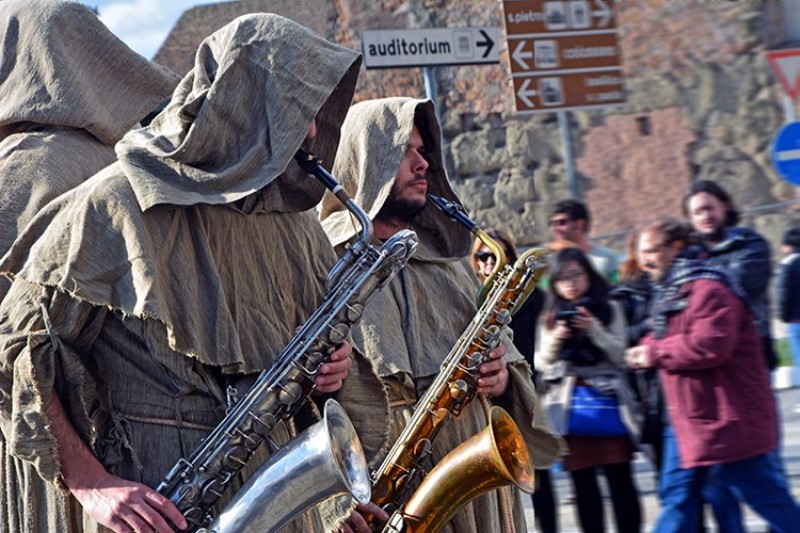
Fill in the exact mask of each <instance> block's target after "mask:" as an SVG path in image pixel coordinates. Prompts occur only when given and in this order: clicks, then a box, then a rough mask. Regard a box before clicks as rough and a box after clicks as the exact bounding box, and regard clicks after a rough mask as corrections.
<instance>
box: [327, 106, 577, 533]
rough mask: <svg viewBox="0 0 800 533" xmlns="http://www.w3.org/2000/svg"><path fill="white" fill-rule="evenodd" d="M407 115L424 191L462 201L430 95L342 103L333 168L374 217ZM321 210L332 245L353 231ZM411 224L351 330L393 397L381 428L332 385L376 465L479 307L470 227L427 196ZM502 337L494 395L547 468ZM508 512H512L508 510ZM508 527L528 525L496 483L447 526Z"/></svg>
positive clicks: (541, 422) (558, 446)
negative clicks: (503, 369)
mask: <svg viewBox="0 0 800 533" xmlns="http://www.w3.org/2000/svg"><path fill="white" fill-rule="evenodd" d="M415 116H416V126H417V127H418V129H419V130H420V134H421V137H422V139H423V141H424V143H425V153H426V154H427V157H426V159H427V161H428V163H429V168H428V171H427V172H428V175H427V182H428V187H427V190H428V192H429V193H431V194H435V195H437V196H442V197H444V198H447V199H449V200H454V201H456V202H459V203H460V200H459V199H458V197H457V196H456V194H455V193H454V192H453V190H452V188H451V187H450V184H449V182H448V179H447V176H446V174H445V170H444V163H443V160H442V147H441V130H440V127H439V123H438V121H437V118H436V116H435V113H434V107H433V103H432V102H431V101H430V100H415V99H411V98H386V99H381V100H372V101H366V102H361V103H359V104H356V105H354V106H353V107H351V108H350V111H349V113H348V115H347V119H346V120H345V123H344V125H343V126H342V140H341V143H340V145H339V150H338V152H337V155H336V162H335V165H334V171H333V174H334V175H335V176H336V177H337V178H338V179H339V180H340V181H341V183H342V185H343V186H344V187H345V188H346V189H347V191H348V192H349V193H350V194H351V195H352V196H353V198H354V199H355V200H356V202H357V203H358V204H359V205H361V206H362V207H363V208H364V209H365V210H366V211H367V212H368V214H369V216H370V219H372V220H374V219H375V218H376V216H377V215H378V214H379V212H380V211H381V208H382V207H383V206H384V204H385V203H386V201H387V198H388V197H389V193H390V191H391V189H392V185H393V184H394V182H395V178H396V176H397V174H398V170H399V168H400V164H401V160H402V159H403V155H404V153H405V151H406V147H407V143H408V142H409V136H410V135H411V132H412V129H413V127H414V126H415ZM321 219H322V220H323V227H324V228H325V231H326V233H327V234H328V237H329V238H330V239H331V242H332V244H334V246H337V247H338V248H337V249H338V250H341V248H342V245H343V244H345V243H347V242H348V241H349V240H350V239H351V238H352V237H353V235H355V233H356V230H357V223H355V222H354V221H353V220H352V219H351V217H350V216H349V214H348V213H347V212H345V211H342V210H341V208H340V207H339V206H337V205H336V202H335V201H334V198H333V196H332V195H327V196H326V197H325V199H324V200H323V204H322V210H321ZM411 229H413V230H414V231H416V232H417V235H418V236H419V240H420V243H419V247H418V248H417V251H416V252H415V253H414V255H413V256H412V257H411V259H410V261H409V263H408V265H407V266H406V267H405V268H404V269H403V270H401V271H400V272H399V273H398V275H397V276H396V277H395V278H394V279H393V280H392V281H391V282H390V283H389V285H388V286H387V287H386V288H384V290H383V291H382V292H380V293H379V294H377V295H376V296H375V297H374V298H373V299H372V300H370V302H369V303H368V305H367V306H366V311H365V315H364V317H363V318H362V320H361V321H360V322H359V323H358V325H357V326H356V327H355V328H354V330H353V347H354V349H355V350H358V351H362V352H363V353H364V354H366V355H367V357H368V358H369V359H370V360H371V361H372V362H373V364H374V365H375V366H376V368H377V371H378V373H379V374H380V376H381V378H382V379H383V382H384V385H385V387H386V389H385V390H386V392H387V394H388V399H389V402H390V405H391V406H392V407H391V413H390V416H389V420H390V427H389V428H388V432H387V428H386V427H385V424H384V420H382V417H381V416H379V413H377V411H376V409H375V408H374V407H372V403H371V402H374V401H375V398H374V396H371V395H370V394H371V393H365V392H364V391H363V390H362V389H361V387H360V383H358V382H356V381H354V380H347V382H345V384H344V386H343V388H342V390H341V391H339V395H340V398H342V399H344V398H349V399H350V401H348V405H353V406H357V405H361V406H362V408H361V409H358V408H356V407H351V408H349V409H348V414H349V415H350V418H351V420H352V421H353V423H354V424H355V427H356V430H357V431H358V433H359V435H360V436H361V437H362V438H364V439H366V438H370V436H372V435H374V434H380V433H384V434H385V436H386V440H385V443H384V449H383V450H382V453H379V454H377V456H374V457H368V459H370V460H371V464H372V466H374V467H377V466H378V465H380V462H381V460H382V459H383V456H384V455H385V452H386V449H387V448H388V447H389V446H391V445H392V444H394V442H395V441H396V440H397V436H398V435H399V434H400V432H401V431H402V429H403V427H404V426H405V423H406V421H407V420H408V418H409V417H410V416H411V413H412V411H413V408H414V404H415V403H416V401H417V399H418V398H419V397H420V396H421V395H422V394H423V393H424V390H425V389H426V388H427V387H428V385H430V383H431V382H432V380H433V379H434V378H435V376H436V374H437V373H438V372H439V371H440V367H441V364H442V361H443V360H444V358H445V357H446V356H447V354H448V353H449V352H450V350H451V348H452V347H453V345H454V344H455V342H456V340H457V339H458V338H459V337H460V335H461V333H462V332H463V331H464V329H465V328H466V327H467V324H469V322H470V321H471V320H472V318H473V316H474V315H475V312H476V311H477V308H476V304H475V297H476V293H477V289H478V283H477V280H476V278H475V274H474V272H473V271H472V267H471V265H470V263H469V260H468V257H467V256H468V253H469V250H470V245H471V244H472V237H471V235H470V233H469V231H468V230H466V229H465V228H464V227H463V226H461V225H460V224H457V223H454V222H452V221H450V219H449V218H447V216H446V215H444V214H443V213H441V212H440V211H439V210H438V209H437V208H436V207H435V206H434V205H433V204H432V203H430V202H428V203H427V205H425V207H424V208H423V209H422V211H421V212H420V213H419V214H418V215H416V217H415V218H414V219H413V222H412V224H411ZM506 341H508V342H505V343H504V344H505V346H506V349H507V353H506V355H505V358H506V361H507V362H508V371H509V374H510V376H509V382H510V383H509V390H508V391H507V394H506V395H504V397H503V398H502V399H498V400H497V402H498V403H499V404H500V405H502V406H503V407H504V408H506V409H507V410H508V411H509V414H511V416H512V417H513V419H514V421H515V422H516V423H517V425H518V426H519V428H520V429H521V431H522V434H523V436H524V438H525V441H526V443H527V444H528V447H529V450H530V452H531V457H532V458H533V463H534V466H535V467H537V468H546V467H548V466H549V465H551V464H552V463H553V462H554V461H555V460H556V459H557V458H558V457H559V456H560V454H561V452H562V446H563V444H562V441H561V440H560V439H559V438H558V437H556V436H554V435H553V434H552V433H551V432H550V430H549V428H548V427H547V422H546V420H545V418H544V416H543V412H542V411H540V409H539V404H538V399H537V396H536V393H535V391H534V388H533V385H532V383H531V379H530V368H529V367H528V365H527V363H526V362H525V360H524V358H523V357H522V355H521V354H520V353H519V352H518V351H517V350H516V349H515V348H513V345H512V344H511V343H510V339H509V338H507V339H506ZM489 401H490V402H491V401H494V400H492V399H489ZM488 421H489V419H488V412H487V405H486V404H485V403H484V402H482V401H481V400H480V399H479V398H476V399H475V400H474V401H473V402H471V403H470V404H469V405H468V406H467V407H466V408H465V409H464V410H463V411H462V412H461V414H460V415H459V416H458V418H456V419H453V420H452V421H450V422H449V423H448V425H446V426H445V428H444V429H443V430H442V431H441V432H440V433H439V435H438V436H437V437H436V440H435V442H434V446H433V461H434V462H437V461H438V460H439V459H440V458H441V457H442V456H443V455H445V454H446V453H447V452H448V451H450V450H451V449H453V448H454V447H455V446H457V445H458V444H459V443H461V442H463V441H465V440H466V439H468V438H469V437H471V436H473V435H474V434H476V433H478V432H479V431H480V430H482V429H483V428H485V427H486V426H487V424H488ZM509 500H510V501H509ZM512 509H513V511H512ZM508 514H513V519H512V518H511V517H510V516H508ZM514 528H516V531H518V532H524V531H526V526H525V518H524V512H523V509H522V504H521V501H520V498H519V491H518V490H516V489H514V490H513V491H509V490H508V489H503V490H502V491H492V492H490V493H488V494H486V495H484V496H481V497H479V498H477V499H475V500H473V501H472V502H470V503H468V504H467V505H465V506H464V507H463V508H462V509H461V510H459V511H458V513H457V514H456V515H455V516H454V518H453V519H452V521H451V522H450V523H449V524H448V525H447V526H446V528H445V529H446V530H447V531H452V532H458V533H465V532H480V533H485V532H500V531H503V532H508V531H514Z"/></svg>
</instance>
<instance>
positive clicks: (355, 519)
mask: <svg viewBox="0 0 800 533" xmlns="http://www.w3.org/2000/svg"><path fill="white" fill-rule="evenodd" d="M362 513H366V514H369V515H373V516H375V517H376V518H377V519H378V520H379V521H380V522H381V523H382V524H385V523H386V522H388V521H389V515H388V514H386V511H384V510H383V509H381V508H380V507H378V506H377V505H375V504H374V503H372V502H369V503H359V504H358V505H356V509H355V511H353V514H351V515H350V518H348V519H347V522H345V523H344V524H343V525H342V529H341V530H340V531H341V532H342V533H370V532H371V530H370V528H369V525H367V519H366V518H364V515H363V514H362Z"/></svg>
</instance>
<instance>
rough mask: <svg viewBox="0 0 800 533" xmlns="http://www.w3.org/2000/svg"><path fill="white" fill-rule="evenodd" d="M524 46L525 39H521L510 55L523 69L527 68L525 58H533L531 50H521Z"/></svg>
mask: <svg viewBox="0 0 800 533" xmlns="http://www.w3.org/2000/svg"><path fill="white" fill-rule="evenodd" d="M524 46H525V41H524V40H522V41H520V42H518V43H517V47H516V48H515V49H514V53H513V54H511V57H512V58H514V61H516V62H517V64H518V65H519V66H520V67H522V68H523V69H525V70H528V69H529V67H528V64H527V63H526V62H525V60H526V59H533V52H526V51H523V50H522V48H523V47H524Z"/></svg>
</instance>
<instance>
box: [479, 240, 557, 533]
mask: <svg viewBox="0 0 800 533" xmlns="http://www.w3.org/2000/svg"><path fill="white" fill-rule="evenodd" d="M487 233H488V234H489V236H490V237H491V238H493V239H494V240H495V241H497V242H498V243H499V244H500V245H501V246H502V247H503V252H504V253H505V254H506V261H507V262H508V264H513V263H514V261H516V260H517V257H518V255H517V248H516V246H514V240H513V239H512V238H511V235H509V234H508V232H506V231H503V230H501V229H489V230H487ZM470 262H471V263H472V268H473V270H474V271H475V274H476V275H477V276H478V279H479V280H480V282H481V283H483V282H484V281H485V280H486V278H487V277H488V276H489V275H490V274H491V273H492V270H494V267H495V265H496V264H497V258H496V257H495V255H494V253H493V252H492V251H491V250H490V249H489V248H488V247H487V246H486V245H485V244H483V242H481V240H480V239H475V241H474V242H473V243H472V253H471V254H470ZM544 299H545V298H544V293H543V292H542V290H541V289H539V288H537V289H534V291H533V292H532V293H531V295H530V296H529V297H528V299H527V300H525V303H523V304H522V307H520V308H519V309H517V312H516V313H515V314H514V319H513V320H512V321H511V325H510V327H511V330H512V331H513V332H514V346H516V348H517V349H518V350H519V351H520V353H521V354H522V355H523V356H525V359H526V360H527V361H528V364H529V365H531V369H533V353H534V348H535V346H536V323H537V321H538V320H539V314H540V313H541V311H542V308H543V307H544ZM532 378H533V379H534V381H535V372H534V376H532ZM531 500H532V501H533V511H534V516H535V517H536V523H537V526H538V531H541V533H556V532H557V531H558V513H557V512H556V500H555V495H554V492H553V484H552V481H551V479H550V471H549V470H536V491H535V492H534V493H533V494H532V495H531Z"/></svg>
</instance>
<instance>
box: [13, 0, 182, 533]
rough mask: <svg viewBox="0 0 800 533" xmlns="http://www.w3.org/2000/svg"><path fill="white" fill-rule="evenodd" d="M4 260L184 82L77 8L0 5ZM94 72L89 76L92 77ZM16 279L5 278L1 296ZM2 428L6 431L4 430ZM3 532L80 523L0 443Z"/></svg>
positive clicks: (46, 1) (47, 2)
mask: <svg viewBox="0 0 800 533" xmlns="http://www.w3.org/2000/svg"><path fill="white" fill-rule="evenodd" d="M0 28H2V33H3V39H2V46H0V61H1V62H2V64H3V66H4V68H3V69H2V72H0V228H1V229H0V256H2V255H3V254H4V253H5V252H6V251H7V250H8V249H9V248H10V247H11V244H12V243H13V242H14V239H16V237H17V235H18V234H19V233H20V232H21V231H22V230H23V229H24V228H25V226H26V225H27V224H28V222H30V221H31V220H32V219H33V217H34V215H35V214H36V213H37V212H38V211H39V210H40V209H41V208H42V207H43V206H44V205H46V204H47V202H49V201H50V200H52V199H53V198H55V197H56V196H58V195H60V194H61V193H63V192H65V191H68V190H70V189H72V188H73V187H75V186H77V185H78V184H79V183H81V182H82V181H84V180H85V179H87V178H89V177H90V176H92V175H93V174H95V173H96V172H97V171H99V170H100V169H102V168H103V167H105V166H107V165H109V164H111V163H112V162H113V161H114V159H115V155H114V143H116V142H117V141H118V140H119V139H120V138H121V137H122V135H123V134H124V133H125V132H126V131H127V130H128V129H130V128H131V127H132V126H133V125H134V124H135V123H136V122H138V121H139V120H141V119H142V118H143V117H145V115H147V114H148V113H149V112H150V111H151V110H152V109H153V108H154V107H155V106H156V105H157V104H158V103H159V102H161V101H162V100H164V99H165V98H166V97H168V96H169V94H170V93H171V92H172V90H173V89H174V87H175V85H176V84H177V82H178V80H179V77H178V76H177V75H176V74H174V73H172V72H170V71H169V70H167V69H165V68H164V67H161V66H159V65H156V64H154V63H151V62H150V61H148V60H146V59H145V58H143V57H141V56H140V55H138V54H136V53H135V52H133V51H132V50H131V49H130V48H128V47H127V46H126V45H125V44H124V43H122V42H121V41H120V40H119V39H118V38H117V37H115V36H114V35H113V34H112V33H111V32H110V31H109V30H108V29H107V28H106V27H105V26H104V25H103V24H102V23H101V22H100V21H99V20H98V18H97V15H95V13H94V12H92V11H91V10H90V9H89V8H87V7H85V6H83V5H81V4H78V3H74V2H60V1H58V2H56V1H52V0H9V1H4V2H2V3H0ZM87 73H91V75H87ZM10 286H11V282H10V281H9V280H8V279H6V278H5V277H0V300H3V299H4V297H5V294H6V292H7V291H8V290H9V288H10ZM3 430H4V431H5V428H3ZM0 457H2V464H1V465H0V532H24V531H37V532H38V531H56V530H63V529H72V528H71V526H66V528H65V526H64V524H73V523H74V522H75V520H77V519H78V517H80V511H79V509H77V506H75V505H71V503H74V502H70V500H67V499H66V498H65V497H64V495H63V494H62V493H61V491H59V490H57V489H56V488H55V486H54V485H52V484H50V483H46V482H45V481H43V480H42V479H41V478H40V477H39V475H38V474H37V472H36V470H35V469H34V468H33V467H32V466H31V465H30V463H27V462H25V461H23V460H21V459H19V458H17V457H15V456H13V455H10V454H9V453H8V451H7V449H6V441H5V439H4V438H0Z"/></svg>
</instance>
